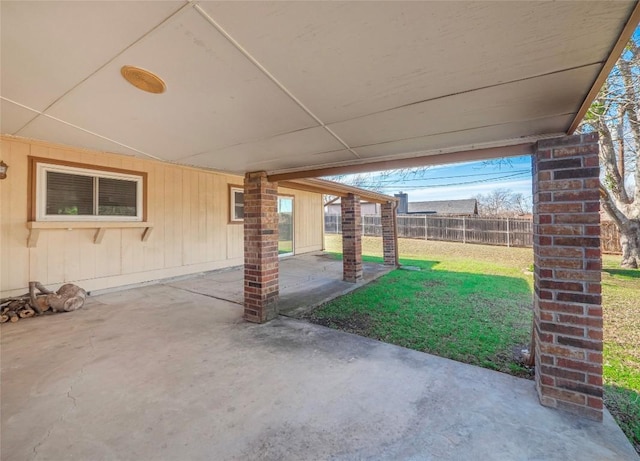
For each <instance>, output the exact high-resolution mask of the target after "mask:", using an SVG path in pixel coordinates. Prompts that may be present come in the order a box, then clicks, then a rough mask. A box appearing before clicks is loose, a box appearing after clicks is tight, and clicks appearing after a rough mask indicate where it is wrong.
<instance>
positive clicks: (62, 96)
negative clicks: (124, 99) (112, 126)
mask: <svg viewBox="0 0 640 461" xmlns="http://www.w3.org/2000/svg"><path fill="white" fill-rule="evenodd" d="M189 5H190V3H185V4H184V5H182V6H180V8H178V9H177V10H175V11H174V12H173V13H171V14H170V15H169V16H167V17H165V18H164V19H162V21H160V22H159V23H158V24H156V25H155V26H153V27H152V28H151V29H149V30H148V31H146V32H145V33H143V34H142V35H141V36H140V37H138V38H137V39H135V40H134V41H133V42H131V43H129V44H128V45H127V46H125V47H124V48H123V49H121V50H120V51H118V52H117V53H116V54H114V55H113V56H112V57H111V58H109V59H107V61H106V62H104V63H103V64H102V65H100V66H98V68H97V69H95V70H94V71H93V72H91V73H90V74H89V75H87V76H86V77H84V78H83V79H82V80H80V81H79V82H78V83H76V84H75V85H73V86H72V87H71V88H69V89H68V90H67V91H65V92H64V93H62V94H61V95H60V96H58V97H57V98H56V99H55V100H54V101H53V102H51V103H50V104H49V105H48V106H47V107H45V108H44V109H42V110H41V111H40V110H38V111H36V112H38V113H39V114H40V115H44V116H47V117H49V118H52V119H54V120H58V121H62V120H59V119H56V118H55V117H52V116H50V115H47V114H45V112H46V111H48V110H49V109H51V108H52V107H53V106H54V105H55V104H56V103H58V102H59V101H60V100H62V98H64V97H65V96H67V95H68V94H69V93H71V92H72V91H73V90H75V89H76V88H78V87H79V86H80V85H82V84H83V83H84V82H86V81H87V80H89V79H90V78H91V77H93V76H94V75H96V74H97V73H98V72H100V71H101V70H102V69H104V68H105V67H107V66H108V65H109V64H110V63H112V62H113V61H115V60H116V59H117V58H118V57H119V56H121V55H122V54H123V53H124V52H125V51H127V50H128V49H130V48H131V47H132V46H134V45H136V44H137V43H139V42H140V41H141V40H143V39H144V38H145V37H147V36H148V35H149V34H151V33H152V32H154V31H155V30H157V29H158V28H159V27H161V26H162V25H163V24H166V23H167V22H168V21H169V20H171V18H173V17H174V16H175V15H177V14H178V13H180V12H181V11H182V10H184V9H185V8H187V7H188V6H189ZM12 102H14V101H12ZM14 104H15V102H14ZM20 105H21V106H22V104H20ZM22 107H25V108H27V107H26V106H22ZM31 110H33V109H31ZM36 118H38V117H37V116H36V117H34V118H32V119H31V120H29V121H28V122H27V123H25V124H24V125H23V126H22V127H20V129H19V130H17V131H16V132H15V134H17V133H19V132H20V131H22V130H24V129H25V128H26V127H27V126H28V125H29V124H30V123H31V122H33V121H34V120H35V119H36ZM63 123H66V124H67V125H70V126H74V127H76V128H80V127H77V126H76V125H73V124H71V123H67V122H63ZM80 129H82V130H83V131H86V132H87V133H90V134H96V133H93V132H91V131H89V130H85V129H83V128H80ZM96 136H99V137H101V138H104V139H107V140H109V141H113V140H112V139H109V138H107V137H106V136H101V135H97V134H96ZM113 142H116V141H113ZM116 144H119V145H121V146H124V147H128V146H125V145H124V144H122V143H119V142H116ZM128 148H129V149H131V148H130V147H128ZM133 150H135V151H136V152H140V153H141V154H144V155H149V154H146V153H144V152H142V151H139V150H137V149H133ZM149 156H150V157H152V158H155V159H157V157H154V156H152V155H149Z"/></svg>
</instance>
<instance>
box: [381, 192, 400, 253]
mask: <svg viewBox="0 0 640 461" xmlns="http://www.w3.org/2000/svg"><path fill="white" fill-rule="evenodd" d="M380 214H381V216H382V219H381V220H382V252H383V254H384V264H385V265H387V266H397V265H398V239H397V236H396V207H395V204H394V203H392V202H387V203H384V204H383V205H382V206H381V207H380Z"/></svg>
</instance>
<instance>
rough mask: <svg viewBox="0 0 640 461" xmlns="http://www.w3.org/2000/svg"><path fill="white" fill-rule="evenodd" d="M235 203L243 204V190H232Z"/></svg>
mask: <svg viewBox="0 0 640 461" xmlns="http://www.w3.org/2000/svg"><path fill="white" fill-rule="evenodd" d="M234 196H235V203H236V205H244V192H240V191H234Z"/></svg>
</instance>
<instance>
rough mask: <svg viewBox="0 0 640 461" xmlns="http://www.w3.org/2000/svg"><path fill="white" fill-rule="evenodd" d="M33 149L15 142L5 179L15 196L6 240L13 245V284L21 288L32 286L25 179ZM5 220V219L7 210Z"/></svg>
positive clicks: (11, 200) (9, 270) (10, 269)
mask: <svg viewBox="0 0 640 461" xmlns="http://www.w3.org/2000/svg"><path fill="white" fill-rule="evenodd" d="M29 148H30V146H29V145H28V144H25V143H17V142H15V143H11V145H10V157H11V162H7V161H5V163H7V164H8V165H9V170H7V178H6V179H3V180H2V182H3V183H7V185H8V186H9V187H10V188H11V196H10V198H9V200H8V202H7V205H8V206H9V213H8V217H7V219H8V225H9V232H8V236H7V237H8V238H7V239H6V240H4V242H5V244H7V246H8V247H9V248H8V250H9V264H10V266H9V268H8V272H9V273H8V276H9V280H8V282H9V286H18V287H20V288H22V287H26V286H28V283H27V284H25V282H24V280H25V278H28V277H29V263H28V262H29V250H28V248H27V247H26V244H25V239H26V237H27V230H26V229H25V226H24V223H25V221H26V220H27V207H26V203H27V183H26V181H25V180H24V179H23V178H26V177H27V162H24V161H22V159H24V158H25V156H27V155H29ZM3 209H4V208H3ZM2 220H3V221H4V220H5V216H4V213H3V216H2Z"/></svg>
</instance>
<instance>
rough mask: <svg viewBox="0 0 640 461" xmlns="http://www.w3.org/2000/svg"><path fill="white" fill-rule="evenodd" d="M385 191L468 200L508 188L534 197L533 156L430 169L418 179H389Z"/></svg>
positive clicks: (419, 198) (412, 198)
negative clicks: (503, 162)
mask: <svg viewBox="0 0 640 461" xmlns="http://www.w3.org/2000/svg"><path fill="white" fill-rule="evenodd" d="M384 181H385V182H384V184H383V189H382V191H381V192H383V193H386V194H390V195H392V194H394V193H397V192H400V191H402V192H406V193H408V194H409V200H410V201H412V202H414V201H422V200H447V199H465V198H471V197H475V196H476V195H478V194H486V193H488V192H491V191H492V190H493V189H498V188H505V189H510V190H511V191H513V192H519V193H522V194H523V195H524V196H525V197H530V196H531V157H529V156H523V157H513V158H511V159H509V164H507V165H505V164H489V165H487V164H485V162H467V163H457V164H452V165H439V166H433V167H429V168H428V169H427V170H425V171H424V172H423V173H422V174H419V175H417V176H416V177H413V176H410V177H408V178H406V179H402V178H399V177H394V178H390V179H385V180H384Z"/></svg>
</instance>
